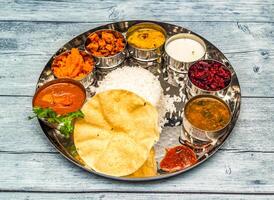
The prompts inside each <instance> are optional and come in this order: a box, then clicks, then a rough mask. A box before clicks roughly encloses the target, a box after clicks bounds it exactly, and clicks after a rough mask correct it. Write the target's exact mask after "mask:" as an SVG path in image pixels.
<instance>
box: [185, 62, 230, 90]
mask: <svg viewBox="0 0 274 200" xmlns="http://www.w3.org/2000/svg"><path fill="white" fill-rule="evenodd" d="M188 77H189V79H190V81H191V82H192V83H193V84H194V85H196V86H197V87H199V88H201V89H203V90H208V91H218V90H222V89H224V88H225V87H227V86H228V85H229V84H230V81H231V72H230V71H229V70H228V69H227V68H226V67H225V66H224V65H223V64H222V63H219V62H217V61H214V60H201V61H197V62H196V63H194V64H193V65H192V66H191V67H190V68H189V71H188Z"/></svg>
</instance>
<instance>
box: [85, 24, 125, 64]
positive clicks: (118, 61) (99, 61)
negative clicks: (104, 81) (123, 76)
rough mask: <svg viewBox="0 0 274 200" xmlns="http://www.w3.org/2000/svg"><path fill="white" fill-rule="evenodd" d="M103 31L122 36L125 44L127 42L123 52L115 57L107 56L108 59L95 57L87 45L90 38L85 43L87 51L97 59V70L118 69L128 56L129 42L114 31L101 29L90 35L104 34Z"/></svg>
mask: <svg viewBox="0 0 274 200" xmlns="http://www.w3.org/2000/svg"><path fill="white" fill-rule="evenodd" d="M102 31H107V32H112V33H114V34H115V35H120V36H122V37H123V39H124V42H125V47H124V49H123V50H122V51H120V52H118V53H116V54H115V55H112V56H106V57H104V56H100V57H99V56H95V55H92V53H91V52H90V51H89V50H88V49H87V45H88V44H89V38H88V37H87V39H86V41H85V51H86V52H88V53H89V54H90V55H92V56H93V57H94V58H95V60H96V67H97V68H100V69H111V68H113V67H117V66H118V65H120V64H121V63H123V62H124V60H125V58H126V56H127V49H126V46H127V41H126V39H125V37H124V36H123V34H122V33H120V32H118V31H115V30H112V29H100V30H98V31H95V32H92V33H90V34H89V35H91V34H94V33H99V32H102Z"/></svg>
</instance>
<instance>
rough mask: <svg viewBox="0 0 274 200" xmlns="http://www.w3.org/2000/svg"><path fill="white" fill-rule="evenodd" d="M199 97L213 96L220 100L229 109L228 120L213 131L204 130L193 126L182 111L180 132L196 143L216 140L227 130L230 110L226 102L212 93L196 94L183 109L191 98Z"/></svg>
mask: <svg viewBox="0 0 274 200" xmlns="http://www.w3.org/2000/svg"><path fill="white" fill-rule="evenodd" d="M201 97H207V98H214V99H217V100H218V101H220V102H222V103H223V104H224V105H226V107H227V109H228V110H229V114H230V120H229V121H228V123H227V124H226V125H225V126H224V127H223V128H221V129H218V130H214V131H205V130H202V129H199V128H197V127H195V126H194V125H192V124H191V123H190V122H189V121H188V119H187V118H186V116H185V112H183V113H184V114H183V123H182V132H183V133H184V134H185V135H187V136H188V137H190V138H192V143H195V144H198V145H200V144H206V143H212V142H213V143H214V142H216V141H217V140H218V139H219V138H220V137H222V136H223V135H224V134H225V133H226V132H227V131H228V129H229V124H230V122H231V117H232V116H231V110H230V108H229V106H228V104H227V103H226V102H225V101H224V100H222V99H221V98H219V97H216V96H214V95H197V96H195V97H193V98H191V99H190V100H189V101H188V102H187V103H186V104H185V106H184V110H185V108H186V107H187V106H188V105H189V103H190V102H192V101H193V100H195V99H197V98H201Z"/></svg>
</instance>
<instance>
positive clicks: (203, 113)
mask: <svg viewBox="0 0 274 200" xmlns="http://www.w3.org/2000/svg"><path fill="white" fill-rule="evenodd" d="M184 112H185V116H186V119H187V120H188V121H189V122H190V123H191V124H192V125H193V126H195V127H196V128H199V129H201V130H204V131H216V130H220V129H222V128H224V127H225V126H226V125H227V124H228V122H229V121H230V111H229V108H228V106H227V105H225V103H223V102H221V101H219V100H217V99H216V98H212V97H199V98H197V99H194V100H193V101H190V102H189V103H188V104H187V105H186V108H185V111H184Z"/></svg>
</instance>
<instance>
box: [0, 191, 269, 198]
mask: <svg viewBox="0 0 274 200" xmlns="http://www.w3.org/2000/svg"><path fill="white" fill-rule="evenodd" d="M205 198H206V199H212V200H218V199H222V200H228V199H232V200H242V199H249V200H270V199H274V196H273V195H264V194H256V195H255V194H193V193H188V194H173V193H169V194H164V193H162V194H155V193H113V192H109V193H104V192H98V193H97V192H96V193H43V192H42V193H41V192H39V193H32V192H16V193H12V192H5V193H0V199H9V200H56V199H58V200H65V199H66V200H79V199H84V200H113V199H131V200H140V199H142V200H151V199H159V200H170V199H172V200H182V199H188V200H194V199H205Z"/></svg>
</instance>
